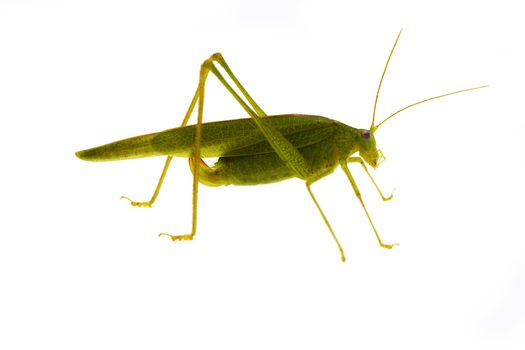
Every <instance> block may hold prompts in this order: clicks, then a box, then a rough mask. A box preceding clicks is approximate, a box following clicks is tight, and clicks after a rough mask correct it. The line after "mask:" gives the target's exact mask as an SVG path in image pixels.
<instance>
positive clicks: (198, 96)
mask: <svg viewBox="0 0 525 350" xmlns="http://www.w3.org/2000/svg"><path fill="white" fill-rule="evenodd" d="M210 65H212V62H211V61H210V60H209V59H208V60H206V61H204V63H203V64H202V65H201V69H200V74H199V85H198V87H197V91H196V92H195V96H194V98H193V100H192V102H191V104H190V107H189V108H188V112H187V113H186V117H185V118H184V122H183V123H187V122H188V120H189V116H190V115H191V113H192V112H193V109H194V108H195V102H198V107H197V124H196V127H195V144H194V147H193V154H192V157H193V158H195V159H200V149H201V136H202V114H203V111H204V85H205V84H206V78H207V77H208V73H209V67H210ZM198 166H199V163H198V162H194V168H193V195H192V216H191V233H189V234H186V235H171V234H169V233H159V237H160V236H168V237H170V238H171V240H172V241H188V240H193V237H194V236H195V233H197V209H198V198H199V174H200V172H199V168H198Z"/></svg>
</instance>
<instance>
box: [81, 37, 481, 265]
mask: <svg viewBox="0 0 525 350" xmlns="http://www.w3.org/2000/svg"><path fill="white" fill-rule="evenodd" d="M400 35H401V31H400V32H399V34H398V36H397V38H396V40H395V42H394V45H393V47H392V50H391V51H390V55H389V57H388V60H387V62H386V65H385V67H384V70H383V74H382V76H381V79H380V82H379V86H378V89H377V93H376V98H375V102H374V110H373V114H372V124H371V126H370V128H369V129H357V128H353V127H350V126H348V125H345V124H343V123H341V122H339V121H336V120H333V119H328V118H325V117H321V116H314V115H304V114H283V115H273V116H268V115H266V113H265V112H264V111H263V110H262V109H261V107H259V105H258V104H257V103H256V102H255V101H254V100H253V98H252V97H251V96H250V94H249V93H248V92H247V91H246V89H245V88H244V87H243V85H242V84H241V83H240V82H239V80H238V79H237V78H236V77H235V75H234V74H233V72H232V71H231V69H230V67H229V66H228V64H227V63H226V61H225V60H224V58H223V56H222V55H221V54H220V53H215V54H213V55H212V56H210V57H209V58H208V59H207V60H205V61H204V63H202V65H201V67H200V79H199V84H198V87H197V91H196V92H195V95H194V97H193V99H192V101H191V103H190V106H189V108H188V111H187V112H186V116H185V117H184V120H183V122H182V124H181V126H180V127H178V128H175V129H169V130H165V131H161V132H157V133H152V134H147V135H141V136H136V137H132V138H128V139H125V140H120V141H116V142H112V143H109V144H106V145H102V146H99V147H95V148H91V149H87V150H84V151H79V152H77V153H76V155H77V157H78V158H80V159H83V160H88V161H111V160H124V159H134V158H143V157H152V156H167V159H166V162H165V164H164V168H163V170H162V173H161V176H160V179H159V181H158V184H157V187H156V189H155V191H154V193H153V196H152V197H151V199H150V200H149V201H147V202H135V201H132V200H131V199H129V198H128V197H124V196H123V197H122V198H125V199H127V200H129V201H130V202H131V205H133V206H135V207H151V206H152V204H153V203H154V202H155V200H156V198H157V196H158V194H159V191H160V188H161V186H162V183H163V181H164V177H165V175H166V172H167V170H168V167H169V165H170V162H171V160H172V158H173V157H186V158H188V159H189V163H190V169H191V171H192V173H193V201H192V207H193V208H192V209H193V210H192V229H191V233H189V234H185V235H171V234H167V233H161V234H159V236H168V237H170V238H171V239H172V240H173V241H182V240H193V238H194V237H195V233H196V232H197V200H198V186H199V182H200V183H202V184H204V185H208V186H223V185H238V186H243V185H244V186H249V185H258V184H269V183H274V182H278V181H283V180H287V179H290V178H294V177H296V178H299V179H302V180H304V181H305V182H306V189H307V190H308V193H309V194H310V196H311V197H312V200H313V202H314V203H315V205H316V207H317V209H318V210H319V213H320V214H321V216H322V218H323V220H324V222H325V224H326V226H327V227H328V230H329V231H330V233H331V234H332V237H333V239H334V240H335V243H336V244H337V247H338V248H339V251H340V253H341V259H342V261H345V254H344V251H343V248H342V247H341V244H340V243H339V240H338V239H337V236H336V235H335V232H334V230H333V229H332V227H331V225H330V223H329V222H328V219H327V218H326V215H325V214H324V213H323V210H322V209H321V206H320V205H319V203H318V202H317V200H316V198H315V196H314V194H313V192H312V190H311V186H312V184H313V183H315V182H316V181H318V180H320V179H322V178H323V177H325V176H327V175H329V174H331V173H332V172H333V171H334V170H335V169H336V168H337V166H340V167H341V168H342V169H343V171H344V173H345V174H346V176H347V177H348V180H349V181H350V184H351V185H352V188H353V190H354V193H355V195H356V196H357V199H358V200H359V202H360V203H361V206H362V207H363V210H364V212H365V214H366V216H367V218H368V221H369V222H370V225H371V226H372V229H373V231H374V233H375V235H376V238H377V240H378V242H379V245H380V246H381V247H383V248H387V249H392V247H393V246H394V245H395V244H385V243H383V242H382V241H381V238H380V237H379V234H378V233H377V230H376V227H375V225H374V223H373V222H372V219H371V217H370V215H369V213H368V210H367V209H366V206H365V204H364V202H363V199H362V198H361V193H360V191H359V188H358V187H357V184H356V182H355V180H354V177H353V175H352V173H351V172H350V169H349V168H348V165H347V164H348V163H359V164H360V165H361V167H362V168H363V169H364V171H365V172H366V174H367V175H368V177H369V178H370V180H371V181H372V183H373V185H374V186H375V188H376V189H377V192H378V193H379V195H380V196H381V198H382V199H383V201H388V200H390V199H391V198H392V195H390V196H388V197H387V196H384V195H383V193H382V191H381V190H380V189H379V187H378V185H377V184H376V182H375V181H374V179H373V178H372V175H371V174H370V172H369V171H368V168H367V166H366V164H365V163H367V164H368V165H370V166H371V167H372V168H374V169H375V168H377V166H378V165H379V164H380V163H381V162H382V161H383V160H384V157H383V155H382V153H381V151H380V150H379V149H377V147H376V140H375V132H376V131H377V129H378V128H379V127H380V126H381V125H383V124H384V123H385V122H386V121H387V120H389V119H390V118H392V117H393V116H395V115H397V114H398V113H400V112H402V111H404V110H406V109H408V108H410V107H413V106H415V105H418V104H421V103H423V102H427V101H430V100H433V99H437V98H441V97H445V96H450V95H453V94H458V93H461V92H465V91H470V90H475V89H480V88H483V87H485V86H478V87H474V88H469V89H463V90H458V91H454V92H450V93H447V94H444V95H439V96H435V97H431V98H427V99H425V100H422V101H418V102H415V103H412V104H410V105H408V106H406V107H404V108H402V109H400V110H398V111H397V112H395V113H393V114H391V115H390V116H388V117H387V118H385V119H384V120H383V121H382V122H380V123H379V124H375V115H376V107H377V101H378V98H379V92H380V90H381V85H382V82H383V79H384V76H385V73H386V70H387V68H388V64H389V62H390V59H391V57H392V54H393V52H394V49H395V47H396V45H397V42H398V40H399V37H400ZM216 64H218V65H219V66H220V67H222V69H223V70H224V72H226V73H227V75H228V76H229V78H230V79H231V81H233V83H234V84H235V86H236V87H237V89H238V90H239V91H240V92H241V94H242V96H243V97H244V98H245V99H246V101H247V103H246V101H245V100H244V99H243V98H242V97H241V96H240V95H239V94H238V93H237V92H236V91H235V90H234V89H233V87H232V85H230V83H228V82H227V81H226V79H225V78H224V77H223V75H222V74H221V72H220V71H219V70H218V68H217V66H216ZM210 72H211V73H212V74H213V75H215V76H216V78H217V79H218V80H219V81H220V82H221V83H222V84H223V85H224V87H225V88H226V90H228V91H229V92H230V94H231V95H232V96H233V97H234V98H235V100H237V102H238V103H239V104H240V105H241V106H242V108H243V109H244V110H245V111H246V112H247V113H248V115H249V116H250V118H246V119H236V120H227V121H219V122H211V123H203V122H202V116H203V110H204V88H205V83H206V79H207V77H208V75H209V73H210ZM195 106H197V124H195V125H189V126H187V123H188V120H189V118H190V116H191V114H192V112H193V110H194V109H195ZM357 154H358V155H357ZM208 157H219V158H218V161H217V162H216V163H215V164H214V165H213V166H211V167H210V166H208V165H207V164H206V163H205V162H204V161H203V160H202V158H208Z"/></svg>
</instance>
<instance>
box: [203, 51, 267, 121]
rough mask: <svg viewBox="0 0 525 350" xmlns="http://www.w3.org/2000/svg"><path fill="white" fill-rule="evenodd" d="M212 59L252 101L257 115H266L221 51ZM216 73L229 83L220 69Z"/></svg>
mask: <svg viewBox="0 0 525 350" xmlns="http://www.w3.org/2000/svg"><path fill="white" fill-rule="evenodd" d="M210 59H212V60H213V61H215V62H217V63H218V64H219V65H220V66H221V67H222V68H223V69H224V71H225V72H226V74H228V76H229V77H230V79H231V80H232V81H233V82H234V83H235V86H237V88H238V89H239V90H240V91H241V93H242V94H243V96H244V97H245V98H246V99H247V100H248V102H249V103H250V105H251V106H252V108H253V109H254V110H255V113H257V115H258V116H259V117H265V116H266V113H264V111H263V110H262V108H261V107H259V105H258V104H257V102H255V101H254V99H253V98H252V97H251V96H250V94H249V93H248V91H246V89H245V88H244V86H243V85H242V84H241V82H240V81H239V80H238V79H237V77H236V76H235V74H233V72H232V70H231V69H230V67H229V66H228V64H227V63H226V60H225V59H224V57H222V54H221V53H220V52H216V53H214V54H213V55H212V56H211V57H210ZM214 74H215V75H216V76H217V79H219V80H220V81H221V83H222V84H223V85H228V84H227V82H226V81H225V80H224V78H223V77H222V75H221V74H220V73H219V72H218V71H214Z"/></svg>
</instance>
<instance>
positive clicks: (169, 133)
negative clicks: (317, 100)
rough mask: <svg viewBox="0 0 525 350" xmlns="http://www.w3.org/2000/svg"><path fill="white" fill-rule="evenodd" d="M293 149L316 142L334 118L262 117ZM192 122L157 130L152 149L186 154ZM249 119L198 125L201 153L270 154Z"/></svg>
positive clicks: (331, 127) (190, 147)
mask: <svg viewBox="0 0 525 350" xmlns="http://www.w3.org/2000/svg"><path fill="white" fill-rule="evenodd" d="M264 122H265V123H269V124H270V125H271V126H272V127H274V128H275V129H276V130H278V131H279V132H280V133H281V134H282V135H284V136H285V137H286V138H287V139H288V141H290V142H291V143H292V145H294V146H295V147H296V148H301V147H305V146H308V145H311V144H314V143H317V142H319V141H321V140H324V139H325V138H327V137H329V136H330V135H332V134H333V132H334V130H335V126H336V124H337V122H336V121H334V120H331V119H328V118H324V117H319V116H310V115H295V114H285V115H276V116H269V117H265V118H264ZM194 136H195V125H191V126H187V127H184V128H177V129H171V130H166V131H163V132H160V133H158V134H157V136H155V138H154V139H153V140H152V142H151V145H152V147H153V149H154V150H156V151H157V152H161V153H163V154H166V155H173V156H182V157H187V156H189V155H190V154H191V153H192V151H193V144H194ZM274 152H275V151H274V150H273V148H272V146H271V145H270V144H269V143H268V141H267V140H266V138H265V137H264V135H263V134H262V133H261V131H260V130H259V128H258V127H257V126H256V125H255V122H254V121H253V120H252V119H251V118H247V119H234V120H228V121H221V122H213V123H206V124H203V125H202V141H201V156H202V157H203V158H206V157H236V156H245V155H255V154H265V153H274Z"/></svg>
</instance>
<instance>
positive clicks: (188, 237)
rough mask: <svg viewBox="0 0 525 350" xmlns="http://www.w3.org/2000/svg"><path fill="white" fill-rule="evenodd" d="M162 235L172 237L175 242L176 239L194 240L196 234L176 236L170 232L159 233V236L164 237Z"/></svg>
mask: <svg viewBox="0 0 525 350" xmlns="http://www.w3.org/2000/svg"><path fill="white" fill-rule="evenodd" d="M162 236H168V237H169V238H171V240H172V241H173V242H175V241H192V240H193V236H194V235H192V234H190V235H178V236H174V235H170V234H169V233H159V237H162Z"/></svg>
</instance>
